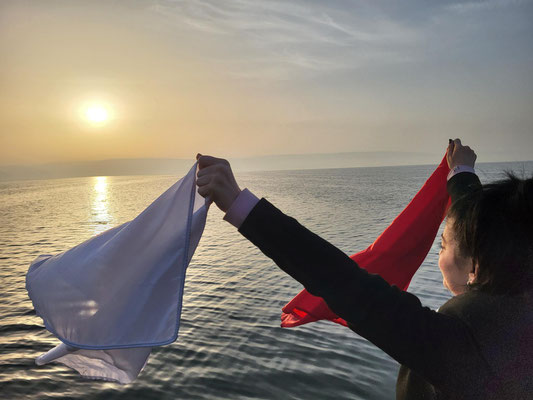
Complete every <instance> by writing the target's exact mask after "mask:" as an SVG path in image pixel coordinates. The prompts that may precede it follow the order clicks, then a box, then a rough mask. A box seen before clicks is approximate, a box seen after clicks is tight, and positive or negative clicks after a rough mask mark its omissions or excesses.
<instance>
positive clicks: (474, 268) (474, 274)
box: [468, 262, 478, 285]
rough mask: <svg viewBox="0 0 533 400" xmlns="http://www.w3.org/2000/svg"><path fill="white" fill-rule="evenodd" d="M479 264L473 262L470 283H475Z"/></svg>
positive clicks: (469, 274)
mask: <svg viewBox="0 0 533 400" xmlns="http://www.w3.org/2000/svg"><path fill="white" fill-rule="evenodd" d="M477 271H478V265H477V263H474V262H472V271H470V272H469V273H468V284H469V285H470V284H472V283H474V281H475V280H476V278H477Z"/></svg>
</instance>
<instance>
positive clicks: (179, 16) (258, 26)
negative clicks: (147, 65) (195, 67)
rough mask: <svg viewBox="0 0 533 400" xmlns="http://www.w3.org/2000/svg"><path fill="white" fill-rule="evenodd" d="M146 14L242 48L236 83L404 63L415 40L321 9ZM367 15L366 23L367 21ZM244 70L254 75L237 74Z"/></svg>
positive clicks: (380, 19) (210, 6)
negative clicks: (245, 52)
mask: <svg viewBox="0 0 533 400" xmlns="http://www.w3.org/2000/svg"><path fill="white" fill-rule="evenodd" d="M152 10H153V11H154V12H155V13H157V14H159V15H161V16H164V17H165V18H166V19H167V20H168V21H169V22H171V23H172V24H173V25H174V26H180V27H182V28H186V29H190V30H193V31H196V32H200V33H205V34H210V35H215V36H216V35H223V36H233V37H235V38H236V39H237V40H239V41H242V42H244V43H246V44H247V45H248V47H249V49H250V53H249V56H248V59H247V60H245V61H244V62H243V60H240V61H238V62H237V64H239V66H240V67H241V69H239V70H238V72H236V73H235V71H232V72H231V74H232V75H234V76H239V75H240V76H242V77H250V76H257V75H261V74H263V73H266V75H267V76H270V77H273V76H275V77H277V78H278V79H283V78H290V77H297V76H306V75H308V74H313V73H317V72H321V73H327V72H335V71H338V70H342V69H350V68H360V67H362V66H365V65H371V64H374V65H380V64H390V63H397V62H399V61H400V60H401V62H406V61H408V60H409V58H410V57H409V56H408V55H407V54H408V51H407V49H408V48H409V47H411V46H413V45H415V44H416V43H418V42H419V41H420V37H421V35H420V33H419V32H418V31H417V30H415V29H413V28H411V27H408V26H406V25H402V24H400V23H397V22H395V21H393V20H392V19H390V18H388V17H386V16H384V15H382V14H381V13H379V11H378V10H368V9H366V10H364V13H352V14H350V13H347V12H346V10H343V9H340V8H334V7H332V6H328V4H327V3H323V4H319V5H313V6H310V5H309V4H308V3H303V2H302V3H297V2H291V3H287V2H285V1H266V2H263V1H252V0H233V1H224V2H215V1H207V0H196V1H190V0H189V1H186V0H167V1H159V2H157V3H156V4H155V5H154V6H153V7H152ZM368 12H371V13H372V18H368V15H366V14H368ZM402 49H403V50H404V51H403V52H401V50H402ZM257 53H260V54H261V56H258V54H257ZM401 53H403V54H401ZM400 54H401V55H400ZM228 57H229V58H230V57H231V54H229V55H228ZM241 57H242V55H241ZM230 60H231V58H230ZM210 61H214V60H210ZM219 61H221V60H219ZM226 64H231V61H229V62H226ZM246 64H249V65H250V66H253V67H254V70H253V71H246V70H243V69H242V66H243V65H246ZM273 71H275V72H273ZM302 72H303V75H301V74H302Z"/></svg>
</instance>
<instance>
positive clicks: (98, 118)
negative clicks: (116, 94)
mask: <svg viewBox="0 0 533 400" xmlns="http://www.w3.org/2000/svg"><path fill="white" fill-rule="evenodd" d="M83 116H84V118H85V120H87V121H88V122H89V123H91V124H92V125H104V124H106V123H107V122H108V121H109V119H110V117H111V114H110V111H109V107H107V106H106V105H104V104H90V105H88V106H86V107H85V109H84V111H83Z"/></svg>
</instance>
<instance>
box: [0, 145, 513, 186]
mask: <svg viewBox="0 0 533 400" xmlns="http://www.w3.org/2000/svg"><path fill="white" fill-rule="evenodd" d="M441 157H442V154H428V153H416V152H411V153H409V152H386V151H379V152H352V153H328V154H283V155H271V156H261V157H248V158H230V159H229V161H230V162H231V165H232V167H233V169H234V170H235V171H237V172H244V171H271V170H297V169H321V168H351V167H377V166H392V165H423V164H437V163H438V162H439V161H440V160H441ZM484 161H488V160H484ZM494 161H496V160H494ZM498 161H500V160H498ZM501 161H503V160H501ZM193 162H194V160H192V159H171V158H138V159H111V160H100V161H83V162H67V163H51V164H41V165H10V166H0V181H6V180H21V179H53V178H70V177H79V176H110V175H182V174H183V173H185V172H187V171H188V170H189V168H190V167H191V165H192V164H193Z"/></svg>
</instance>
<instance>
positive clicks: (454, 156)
mask: <svg viewBox="0 0 533 400" xmlns="http://www.w3.org/2000/svg"><path fill="white" fill-rule="evenodd" d="M476 158H477V156H476V153H474V150H472V149H471V148H470V147H468V146H463V145H462V144H461V139H455V140H452V141H451V142H450V144H449V145H448V152H447V154H446V160H447V161H448V166H449V167H450V169H452V168H453V167H455V166H457V165H468V166H469V167H472V168H474V163H475V162H476Z"/></svg>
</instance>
